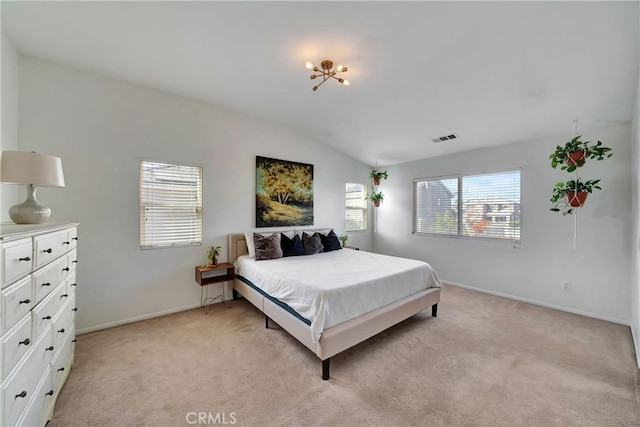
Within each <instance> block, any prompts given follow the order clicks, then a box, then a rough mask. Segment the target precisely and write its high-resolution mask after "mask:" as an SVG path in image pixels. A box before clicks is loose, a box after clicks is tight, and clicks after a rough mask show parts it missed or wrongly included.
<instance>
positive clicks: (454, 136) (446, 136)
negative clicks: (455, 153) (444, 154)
mask: <svg viewBox="0 0 640 427" xmlns="http://www.w3.org/2000/svg"><path fill="white" fill-rule="evenodd" d="M452 139H458V135H456V134H455V133H452V134H449V135H445V136H440V137H438V138H431V140H432V141H433V142H436V143H438V142H442V141H451V140H452Z"/></svg>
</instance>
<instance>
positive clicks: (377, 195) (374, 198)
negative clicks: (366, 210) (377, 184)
mask: <svg viewBox="0 0 640 427" xmlns="http://www.w3.org/2000/svg"><path fill="white" fill-rule="evenodd" d="M364 198H365V199H369V200H371V203H373V206H375V207H376V208H377V207H380V201H382V200H384V194H382V191H372V192H371V193H367V195H366V196H365V197H364Z"/></svg>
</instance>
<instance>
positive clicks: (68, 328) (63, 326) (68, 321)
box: [53, 295, 76, 348]
mask: <svg viewBox="0 0 640 427" xmlns="http://www.w3.org/2000/svg"><path fill="white" fill-rule="evenodd" d="M68 299H69V301H67V302H65V304H64V305H63V307H62V309H61V310H60V311H59V312H58V314H56V317H54V318H53V346H54V347H55V348H60V346H61V345H62V343H64V341H65V340H66V339H67V337H69V336H71V335H72V330H73V327H74V322H73V319H74V314H75V311H74V310H73V309H74V308H75V303H76V302H75V298H74V296H73V295H70V296H69V297H68Z"/></svg>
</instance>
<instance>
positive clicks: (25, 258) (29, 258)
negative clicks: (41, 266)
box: [18, 256, 31, 261]
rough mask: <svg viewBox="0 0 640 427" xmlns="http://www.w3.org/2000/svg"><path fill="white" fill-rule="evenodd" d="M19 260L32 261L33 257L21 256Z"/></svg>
mask: <svg viewBox="0 0 640 427" xmlns="http://www.w3.org/2000/svg"><path fill="white" fill-rule="evenodd" d="M18 261H31V257H30V256H26V257H24V258H19V259H18Z"/></svg>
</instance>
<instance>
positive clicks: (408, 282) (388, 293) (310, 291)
mask: <svg viewBox="0 0 640 427" xmlns="http://www.w3.org/2000/svg"><path fill="white" fill-rule="evenodd" d="M235 266H236V274H238V275H240V276H243V277H244V278H246V279H248V280H249V281H251V283H253V284H254V285H255V286H257V287H259V288H260V289H262V290H263V291H265V292H266V293H267V294H269V295H271V296H272V297H274V298H277V299H278V300H280V301H282V302H284V303H286V304H288V305H289V306H290V307H291V308H293V309H294V310H295V311H297V312H298V313H299V314H300V315H301V316H302V317H304V318H305V319H308V320H309V321H310V322H311V334H312V338H313V341H314V342H317V341H318V340H319V339H320V335H321V334H322V331H323V330H324V329H325V328H329V327H331V326H334V325H337V324H340V323H342V322H345V321H347V320H350V319H353V318H355V317H358V316H360V315H362V314H365V313H368V312H370V311H372V310H375V309H378V308H380V307H383V306H385V305H388V304H391V303H393V302H395V301H398V300H400V299H402V298H404V297H407V296H409V295H412V294H415V293H416V292H419V291H421V290H423V289H427V288H432V287H441V286H442V285H441V283H440V279H438V276H437V275H436V273H435V272H434V271H433V269H432V268H431V266H430V265H429V264H427V263H426V262H422V261H416V260H412V259H407V258H398V257H392V256H387V255H379V254H374V253H370V252H364V251H355V250H351V249H343V250H338V251H333V252H323V253H320V254H315V255H309V256H298V257H287V258H280V259H273V260H263V261H256V260H255V259H252V258H249V257H248V256H247V255H243V256H241V257H239V258H238V259H237V260H236V262H235Z"/></svg>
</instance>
